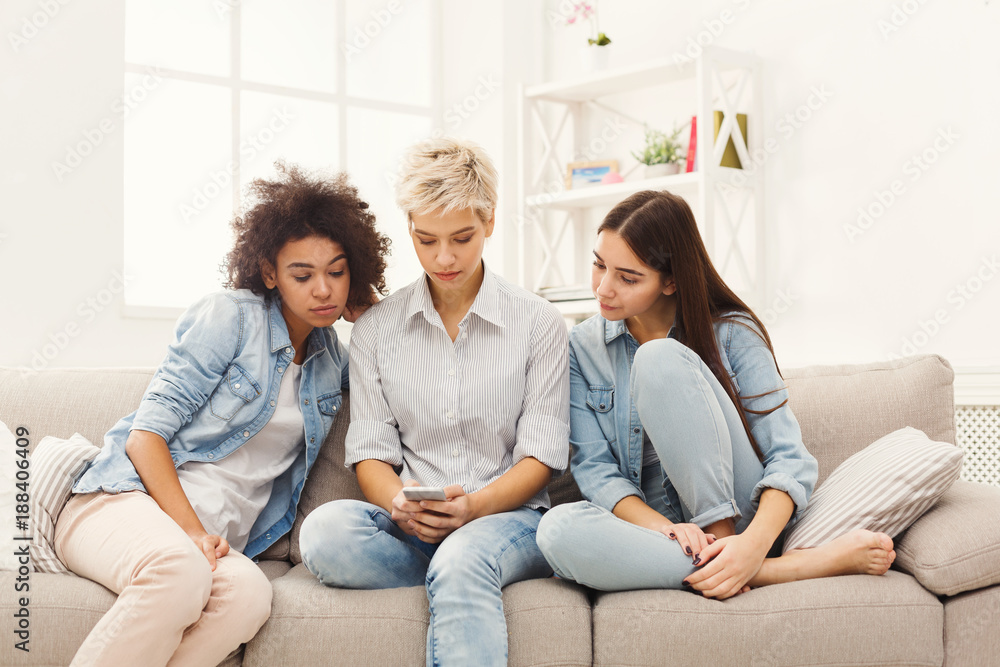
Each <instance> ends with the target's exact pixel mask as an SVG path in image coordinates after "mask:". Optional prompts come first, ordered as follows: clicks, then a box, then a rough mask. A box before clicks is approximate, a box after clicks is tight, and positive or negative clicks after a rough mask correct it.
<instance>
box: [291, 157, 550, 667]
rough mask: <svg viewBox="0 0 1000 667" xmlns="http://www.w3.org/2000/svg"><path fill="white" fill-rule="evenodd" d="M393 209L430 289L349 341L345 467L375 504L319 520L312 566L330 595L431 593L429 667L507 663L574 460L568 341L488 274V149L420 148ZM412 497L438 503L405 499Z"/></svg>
mask: <svg viewBox="0 0 1000 667" xmlns="http://www.w3.org/2000/svg"><path fill="white" fill-rule="evenodd" d="M397 199H398V203H399V205H400V207H401V208H402V209H403V210H404V211H405V212H406V215H407V221H408V223H409V228H410V236H411V237H412V239H413V247H414V248H415V249H416V251H417V257H418V258H419V259H420V263H421V266H422V267H423V269H424V274H422V275H421V276H420V277H419V278H418V279H417V280H416V282H414V283H413V284H411V285H409V286H407V287H404V288H403V289H401V290H399V291H398V292H396V293H395V294H393V295H392V296H390V297H388V298H387V299H385V300H383V301H382V302H381V303H379V304H377V305H375V306H374V307H372V309H371V310H370V311H368V312H367V313H366V314H365V315H364V316H362V317H361V318H360V319H359V320H358V322H357V324H355V326H354V330H353V332H352V334H351V353H350V356H351V361H350V364H351V386H352V392H351V393H352V405H351V426H350V430H349V431H348V435H347V443H346V449H347V457H346V463H347V465H349V466H354V469H355V472H356V473H357V476H358V482H359V483H360V485H361V490H362V491H363V492H364V494H365V497H366V498H367V499H368V500H369V502H359V501H354V500H338V501H335V502H332V503H328V504H326V505H324V506H322V507H320V508H318V509H317V510H316V511H314V512H313V513H312V514H310V515H309V516H308V517H307V519H306V521H305V523H304V524H303V526H302V533H301V538H300V541H301V549H302V559H303V561H304V562H305V564H306V566H307V567H308V568H309V570H310V571H311V572H312V573H313V574H315V575H316V576H317V577H319V579H320V581H321V582H323V583H324V584H326V585H327V586H336V587H341V588H365V589H371V588H396V587H402V586H424V585H426V587H427V597H428V601H429V603H430V613H431V619H430V627H429V629H428V634H427V664H428V665H505V664H506V662H507V628H506V622H505V620H504V613H503V603H502V600H501V589H502V588H503V587H504V586H506V585H507V584H511V583H513V582H516V581H521V580H523V579H529V578H533V577H547V576H549V575H550V574H551V573H552V570H551V569H550V568H549V566H548V564H547V563H546V561H545V558H544V557H543V556H542V554H541V552H540V551H539V550H538V546H537V545H536V543H535V529H536V527H537V526H538V522H539V520H540V519H541V516H542V511H543V510H544V509H545V508H547V507H548V505H549V499H548V495H547V493H546V491H545V486H546V484H547V483H548V481H549V479H550V477H551V474H552V471H553V470H562V469H564V468H565V467H566V464H567V461H568V457H569V444H568V438H569V403H568V401H569V366H568V343H567V334H566V327H565V325H564V324H563V320H562V317H561V316H560V315H559V313H558V311H556V309H555V308H554V307H553V306H552V305H551V304H549V303H548V302H546V301H544V300H543V299H541V298H539V297H537V296H535V295H533V294H530V293H528V292H526V291H525V290H523V289H520V288H518V287H515V286H513V285H511V284H509V283H508V282H506V281H505V280H503V279H502V278H500V277H499V276H497V275H495V274H494V273H493V272H492V271H490V269H489V268H488V267H487V266H486V264H485V263H484V262H483V259H482V255H483V247H484V245H485V243H486V239H487V238H489V236H490V235H491V234H492V233H493V227H494V224H495V215H494V211H495V208H496V201H497V173H496V169H495V168H494V166H493V163H492V161H491V160H490V158H489V157H488V156H487V155H486V153H485V152H483V150H482V149H481V148H479V147H478V146H475V145H474V144H470V143H465V142H459V141H455V140H452V139H439V140H434V141H429V142H426V143H423V144H420V145H418V146H416V147H414V148H413V149H412V150H411V151H410V153H409V155H408V156H407V162H406V167H405V172H404V174H403V176H402V178H401V181H400V183H399V186H398V190H397ZM417 485H419V486H429V487H442V488H443V491H444V494H443V495H444V497H445V499H444V500H420V501H412V500H408V499H407V497H406V495H405V494H404V488H405V487H406V486H417Z"/></svg>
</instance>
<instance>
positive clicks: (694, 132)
mask: <svg viewBox="0 0 1000 667" xmlns="http://www.w3.org/2000/svg"><path fill="white" fill-rule="evenodd" d="M697 154H698V117H697V116H691V138H690V139H689V140H688V154H687V160H685V162H686V163H687V167H686V168H685V169H684V171H686V172H689V173H690V172H692V171H694V161H695V155H697Z"/></svg>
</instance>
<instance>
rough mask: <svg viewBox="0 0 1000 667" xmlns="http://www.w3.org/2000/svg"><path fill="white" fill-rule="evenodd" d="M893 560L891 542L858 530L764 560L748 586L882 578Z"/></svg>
mask: <svg viewBox="0 0 1000 667" xmlns="http://www.w3.org/2000/svg"><path fill="white" fill-rule="evenodd" d="M894 560H896V552H895V551H894V550H893V544H892V538H890V537H889V536H888V535H886V534H885V533H875V532H872V531H870V530H865V529H863V528H859V529H857V530H852V531H851V532H849V533H847V534H846V535H841V536H840V537H838V538H837V539H835V540H833V541H832V542H827V543H826V544H823V545H821V546H818V547H815V548H812V549H793V550H791V551H788V552H787V553H785V554H784V555H782V556H781V557H780V558H768V559H767V560H765V561H764V564H763V565H762V566H761V569H760V570H759V571H758V573H757V575H756V576H754V578H753V579H751V580H750V584H751V585H752V586H755V587H756V586H767V585H770V584H779V583H782V582H785V581H801V580H803V579H815V578H817V577H833V576H837V575H841V574H873V575H880V574H885V573H886V571H888V569H889V566H890V565H892V562H893V561H894Z"/></svg>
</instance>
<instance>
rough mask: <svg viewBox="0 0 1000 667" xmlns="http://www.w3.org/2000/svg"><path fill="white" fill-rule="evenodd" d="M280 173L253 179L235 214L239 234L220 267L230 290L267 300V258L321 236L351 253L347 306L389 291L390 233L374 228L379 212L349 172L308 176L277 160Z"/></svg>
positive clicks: (272, 259)
mask: <svg viewBox="0 0 1000 667" xmlns="http://www.w3.org/2000/svg"><path fill="white" fill-rule="evenodd" d="M274 166H275V168H276V169H277V170H278V176H277V177H276V178H274V179H272V180H267V179H263V178H257V179H254V181H253V182H252V183H251V184H250V186H249V197H248V205H250V204H252V205H251V206H250V207H249V209H248V210H247V211H246V213H244V214H243V215H242V216H237V217H236V218H235V219H233V222H232V228H233V232H234V233H235V236H236V241H235V243H234V244H233V249H232V250H230V251H229V254H228V255H226V259H225V262H224V263H223V265H222V271H223V272H224V273H225V274H226V276H227V279H226V280H225V282H224V287H226V288H227V289H249V290H251V291H253V293H254V294H258V295H261V296H263V297H265V298H267V299H270V298H271V297H272V296H273V293H274V291H276V290H270V289H268V288H267V286H266V285H265V284H264V279H263V277H262V276H261V268H262V267H263V266H264V265H265V262H267V263H269V264H270V265H271V266H274V265H275V264H276V263H277V261H278V251H279V250H281V248H283V247H284V245H285V244H286V243H288V242H289V241H298V240H300V239H304V238H306V237H308V236H320V237H323V238H327V239H330V240H331V241H335V242H337V243H339V244H340V245H341V246H342V247H343V248H344V252H345V253H346V254H347V264H348V267H349V268H350V271H351V288H350V293H349V294H348V296H347V304H346V305H347V307H348V308H356V307H359V306H365V305H368V304H370V303H371V299H372V292H373V291H374V292H378V293H379V294H382V295H385V293H386V287H385V275H384V274H385V268H386V261H385V255H386V254H387V253H388V252H389V244H390V241H389V238H388V237H387V236H383V235H382V234H379V232H378V230H376V228H375V216H374V215H372V213H371V212H370V211H369V210H368V204H367V202H364V201H362V200H361V198H360V197H358V189H357V188H356V187H354V186H353V185H351V184H350V183H349V182H348V180H347V174H345V173H340V174H337V175H336V176H333V177H332V178H331V177H329V176H321V175H318V174H317V175H310V174H308V173H306V172H304V171H302V170H301V169H300V168H298V167H296V166H295V165H288V164H285V163H284V162H282V161H278V162H275V163H274Z"/></svg>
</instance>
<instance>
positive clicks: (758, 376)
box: [727, 320, 819, 519]
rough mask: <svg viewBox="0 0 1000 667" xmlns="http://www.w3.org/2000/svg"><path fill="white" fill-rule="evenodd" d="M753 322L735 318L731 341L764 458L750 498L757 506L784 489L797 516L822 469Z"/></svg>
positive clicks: (745, 403) (732, 355) (732, 356)
mask: <svg viewBox="0 0 1000 667" xmlns="http://www.w3.org/2000/svg"><path fill="white" fill-rule="evenodd" d="M751 326H752V324H743V320H735V321H733V322H731V323H730V327H731V329H730V331H729V344H728V346H727V347H728V357H729V361H730V364H731V365H732V369H733V372H734V373H735V374H736V381H737V384H738V385H739V394H740V399H741V401H742V402H743V407H744V409H745V410H746V411H747V412H746V416H747V422H748V423H749V424H750V432H751V433H752V434H753V437H754V440H756V442H757V446H758V447H759V448H760V450H761V453H762V454H763V457H764V460H763V465H764V475H763V477H762V478H761V480H760V481H759V482H757V484H756V486H755V487H754V489H753V492H752V493H751V497H750V500H751V502H752V503H753V505H754V506H757V504H758V503H759V502H760V495H761V494H762V493H763V492H764V490H765V489H778V490H779V491H784V492H785V493H787V494H788V495H789V496H790V497H791V499H792V501H793V502H794V503H795V514H794V516H793V518H795V519H798V517H799V515H800V514H801V513H802V511H803V510H804V509H805V508H806V506H807V505H808V504H809V498H810V496H811V495H812V492H813V488H814V487H815V485H816V479H817V477H818V474H819V468H818V466H817V463H816V459H815V457H813V455H812V454H810V453H809V452H808V450H806V447H805V445H804V444H803V442H802V431H801V429H800V428H799V423H798V421H797V420H796V419H795V415H794V414H792V410H791V408H789V407H788V389H787V388H785V382H784V380H783V379H782V378H781V375H780V374H779V373H778V369H777V367H776V366H775V362H774V356H773V355H772V354H771V351H770V349H768V347H767V345H766V344H765V343H764V341H763V339H762V338H761V337H760V335H759V334H758V333H757V332H756V330H755V329H752V328H750V327H751Z"/></svg>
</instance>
